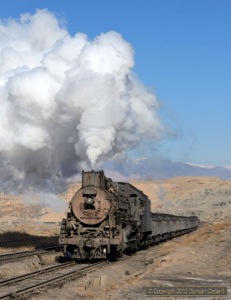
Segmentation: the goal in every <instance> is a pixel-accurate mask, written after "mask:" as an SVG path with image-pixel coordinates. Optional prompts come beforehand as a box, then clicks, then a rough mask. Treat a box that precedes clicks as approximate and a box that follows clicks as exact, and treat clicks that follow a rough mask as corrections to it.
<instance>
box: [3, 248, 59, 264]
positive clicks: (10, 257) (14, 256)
mask: <svg viewBox="0 0 231 300" xmlns="http://www.w3.org/2000/svg"><path fill="white" fill-rule="evenodd" d="M60 249H61V247H60V246H55V247H48V248H43V249H37V250H31V251H20V252H12V253H7V254H1V255H0V264H3V263H6V262H9V261H11V262H13V261H16V260H19V259H23V258H25V257H28V256H33V255H38V256H39V255H41V254H46V253H52V252H57V251H58V250H60Z"/></svg>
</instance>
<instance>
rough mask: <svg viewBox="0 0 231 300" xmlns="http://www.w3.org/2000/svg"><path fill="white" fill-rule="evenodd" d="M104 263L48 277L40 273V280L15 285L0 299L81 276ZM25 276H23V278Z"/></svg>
mask: <svg viewBox="0 0 231 300" xmlns="http://www.w3.org/2000/svg"><path fill="white" fill-rule="evenodd" d="M106 264H107V262H105V261H103V262H98V263H95V264H92V265H88V266H85V267H82V268H76V269H74V270H71V271H69V272H67V273H65V274H56V275H55V274H53V276H52V277H50V278H49V277H48V278H44V275H45V274H42V275H43V279H42V280H41V278H40V279H39V278H38V282H34V283H31V284H29V285H27V286H21V287H20V286H18V287H16V289H15V290H13V291H9V292H7V293H6V294H4V295H0V299H14V298H17V297H19V296H23V295H25V294H29V293H31V292H33V291H35V290H38V289H40V288H42V287H45V286H49V285H51V284H56V283H58V282H61V281H66V280H69V279H73V278H78V277H82V276H84V275H85V273H87V272H89V271H93V270H94V269H98V268H99V267H101V266H103V265H106ZM65 266H67V264H65ZM79 266H80V265H78V267H79ZM33 277H34V276H33ZM25 278H26V277H24V279H25Z"/></svg>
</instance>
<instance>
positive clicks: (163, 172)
mask: <svg viewBox="0 0 231 300" xmlns="http://www.w3.org/2000/svg"><path fill="white" fill-rule="evenodd" d="M107 169H108V171H106V176H108V177H111V178H113V177H114V176H113V174H115V175H116V176H115V177H116V179H114V180H121V181H124V180H125V178H127V179H142V180H147V179H167V178H171V177H177V176H215V177H219V178H221V179H226V180H231V168H230V166H226V167H221V166H206V165H195V164H191V163H183V162H175V161H170V160H152V159H148V158H142V159H136V160H130V161H126V162H124V163H123V165H122V166H121V165H120V164H118V165H116V166H113V167H112V166H110V167H109V168H106V170H107Z"/></svg>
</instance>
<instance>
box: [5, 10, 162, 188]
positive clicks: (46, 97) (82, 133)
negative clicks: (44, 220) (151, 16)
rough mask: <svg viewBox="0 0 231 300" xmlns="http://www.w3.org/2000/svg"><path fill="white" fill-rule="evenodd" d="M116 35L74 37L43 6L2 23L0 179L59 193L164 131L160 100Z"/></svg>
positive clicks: (11, 184)
mask: <svg viewBox="0 0 231 300" xmlns="http://www.w3.org/2000/svg"><path fill="white" fill-rule="evenodd" d="M133 66H134V51H133V49H132V46H131V45H130V44H129V43H128V42H126V41H125V40H124V39H123V37H122V36H121V35H120V34H119V33H116V32H108V33H102V34H101V35H99V36H98V37H96V38H95V39H94V40H89V39H88V37H87V36H86V35H85V34H82V33H77V34H76V35H75V36H71V35H70V34H69V33H68V32H67V30H66V29H65V28H63V26H62V25H61V24H60V22H59V20H58V19H57V18H56V17H55V16H54V15H53V14H52V13H50V12H49V11H47V10H38V11H37V12H36V13H35V14H34V15H30V14H24V15H21V16H20V19H19V20H14V19H9V20H4V21H1V22H0V141H1V142H0V167H1V174H0V184H1V188H2V189H5V190H9V191H11V192H12V191H17V192H22V191H25V190H27V189H29V188H31V187H32V188H33V189H34V190H35V191H36V190H37V191H40V190H43V191H49V193H50V192H51V193H58V192H60V191H62V190H63V187H64V184H65V181H66V178H68V177H70V176H72V175H73V174H76V173H77V172H79V171H80V170H81V169H84V168H85V169H89V168H97V167H99V166H102V165H103V162H104V161H105V160H106V159H114V158H115V157H117V156H118V155H122V154H123V153H125V152H126V150H129V149H131V148H134V147H136V146H137V145H138V144H140V143H141V142H142V141H143V139H144V138H145V139H152V140H153V139H154V140H156V139H159V138H160V135H161V132H162V131H163V128H162V125H161V124H160V121H159V119H158V116H157V109H158V103H157V100H156V98H155V96H154V95H153V94H152V93H150V92H149V91H148V90H147V89H146V87H144V85H143V84H142V83H140V82H139V81H138V80H137V78H136V77H135V76H134V75H133V73H132V68H133Z"/></svg>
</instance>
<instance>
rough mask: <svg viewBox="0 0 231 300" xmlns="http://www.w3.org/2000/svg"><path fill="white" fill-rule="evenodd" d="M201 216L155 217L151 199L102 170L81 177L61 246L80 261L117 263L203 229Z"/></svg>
mask: <svg viewBox="0 0 231 300" xmlns="http://www.w3.org/2000/svg"><path fill="white" fill-rule="evenodd" d="M198 224H199V220H198V218H197V217H196V216H191V217H184V216H175V215H170V214H159V213H152V212H151V208H150V200H149V199H148V197H147V196H146V195H145V194H144V193H143V192H142V191H140V190H139V189H137V188H135V187H134V186H132V185H131V184H129V183H125V182H113V181H112V180H111V179H110V178H107V177H105V176H104V172H103V171H91V172H84V171H83V172H82V187H81V188H80V189H79V190H78V191H77V192H76V193H75V194H74V196H73V198H72V200H71V201H70V204H69V209H68V212H67V216H66V219H63V220H62V225H61V229H60V236H59V244H60V245H62V246H64V247H63V248H64V255H65V256H68V257H72V258H75V259H79V260H83V259H95V258H109V259H110V258H116V257H118V256H120V255H121V254H122V253H123V252H128V251H129V252H130V251H134V250H138V249H140V248H146V247H148V246H151V245H153V244H156V243H158V242H160V241H163V240H166V239H170V238H172V237H175V236H178V235H181V234H184V233H187V232H190V231H192V230H194V229H196V228H197V227H198Z"/></svg>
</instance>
